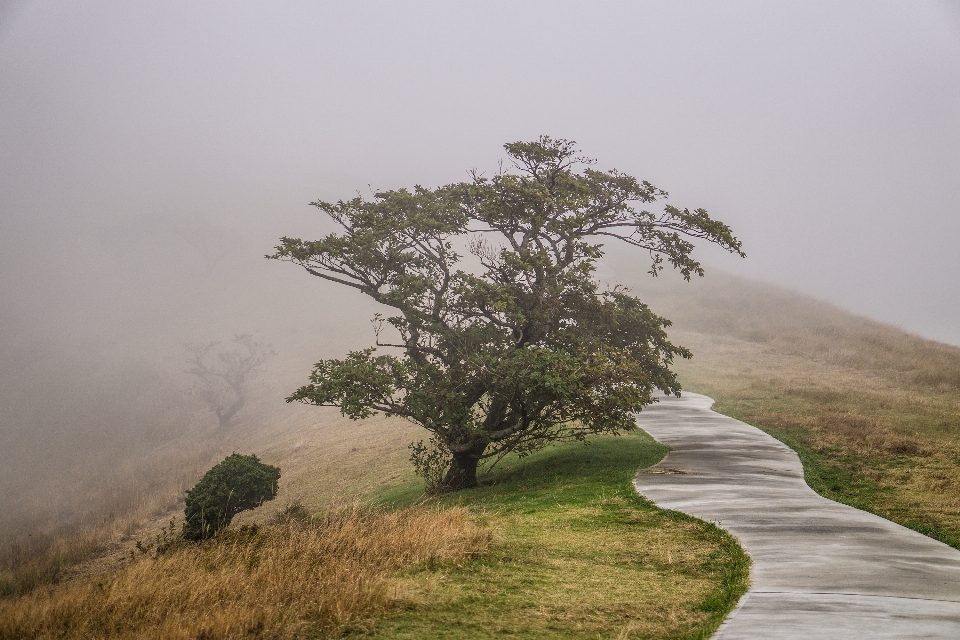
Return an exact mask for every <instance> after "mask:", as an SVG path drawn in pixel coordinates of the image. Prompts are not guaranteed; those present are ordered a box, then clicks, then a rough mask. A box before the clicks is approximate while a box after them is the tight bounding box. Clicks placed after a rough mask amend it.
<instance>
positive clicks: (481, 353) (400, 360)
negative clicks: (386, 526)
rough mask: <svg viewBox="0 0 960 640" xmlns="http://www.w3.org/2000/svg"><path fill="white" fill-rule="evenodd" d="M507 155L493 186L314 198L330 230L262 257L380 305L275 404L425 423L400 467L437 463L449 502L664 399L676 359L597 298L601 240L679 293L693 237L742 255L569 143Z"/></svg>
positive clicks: (638, 316)
mask: <svg viewBox="0 0 960 640" xmlns="http://www.w3.org/2000/svg"><path fill="white" fill-rule="evenodd" d="M505 149H506V152H507V155H508V156H509V159H510V163H509V165H508V166H507V167H506V168H501V170H500V171H499V172H498V173H496V174H495V175H493V176H491V177H485V176H484V175H483V174H480V173H478V172H476V171H474V172H472V173H471V174H470V178H471V179H470V180H468V181H466V182H462V183H457V184H451V185H447V186H443V187H440V188H437V189H428V188H425V187H422V186H416V187H414V188H413V189H412V190H408V189H400V190H396V191H381V192H377V193H375V194H374V195H373V197H372V199H365V198H362V197H359V196H358V197H356V198H354V199H352V200H341V201H338V202H336V203H330V202H324V201H320V200H318V201H317V202H313V203H311V204H312V205H313V206H315V207H317V208H319V209H320V210H321V211H323V212H324V213H325V214H327V215H328V216H329V217H330V218H332V219H333V220H334V221H335V222H336V223H337V224H338V225H339V226H340V227H341V228H342V231H340V232H339V233H334V234H330V235H328V236H326V237H325V238H322V239H320V240H315V241H306V240H301V239H298V238H286V237H285V238H282V240H281V244H280V245H279V246H277V247H276V252H275V253H274V254H272V255H269V256H267V257H268V258H273V259H277V260H285V261H289V262H293V263H295V264H298V265H300V266H302V267H303V268H305V269H306V270H307V272H309V273H310V274H312V275H314V276H317V277H320V278H323V279H326V280H329V281H332V282H336V283H338V284H341V285H343V286H345V287H350V288H353V289H356V290H358V291H359V292H362V293H363V294H366V295H368V296H370V297H371V298H373V299H374V300H376V301H377V302H379V303H381V304H382V305H385V306H386V307H388V308H390V309H392V310H393V313H392V314H391V315H389V316H388V317H385V318H383V317H380V316H378V317H377V318H376V319H375V320H376V324H377V328H378V329H377V340H376V346H374V347H371V348H368V349H365V350H363V351H356V352H351V353H349V354H348V355H347V356H346V357H345V358H343V359H333V360H324V361H322V362H319V363H317V365H316V367H315V368H314V370H313V372H312V374H311V375H310V381H309V384H307V385H305V386H303V387H301V388H300V389H298V390H297V391H295V392H294V393H293V394H292V395H291V396H290V397H289V398H287V401H288V402H293V401H299V402H305V403H308V404H315V405H325V406H328V405H329V406H337V407H340V410H341V411H342V412H343V413H344V414H345V415H347V416H349V417H351V418H354V419H359V418H365V417H368V416H370V415H373V414H374V413H376V412H383V413H385V414H388V415H396V416H402V417H404V418H406V419H408V420H411V421H413V422H415V423H416V424H419V425H421V426H423V427H424V428H425V429H427V431H429V432H430V433H431V434H432V437H431V444H432V447H427V446H426V445H423V443H420V444H419V445H417V446H415V447H414V462H415V463H418V464H419V466H421V467H423V466H425V465H428V464H429V463H431V462H437V461H441V462H442V463H443V465H444V468H445V471H444V473H443V475H442V476H441V478H440V482H439V484H440V487H439V488H441V489H446V490H456V489H462V488H466V487H471V486H475V485H476V484H477V466H478V464H479V462H480V461H481V460H484V459H487V458H491V457H497V456H501V455H503V454H504V453H506V452H509V451H517V452H519V453H521V454H523V453H526V452H529V451H532V450H534V449H537V448H539V447H542V446H544V445H545V444H547V443H549V442H552V441H557V440H568V439H577V440H582V439H584V438H585V437H587V436H588V435H590V434H598V433H614V434H616V433H620V432H622V431H628V430H631V429H634V428H636V427H635V424H634V419H633V416H632V414H633V413H634V412H637V411H640V410H641V409H642V408H643V407H644V406H646V405H648V404H650V403H651V402H653V401H654V399H653V394H654V392H655V390H656V389H660V390H662V391H663V392H665V393H669V394H677V395H679V393H680V390H681V389H680V384H679V383H678V381H677V378H676V376H675V374H674V373H673V372H672V371H671V370H670V365H671V364H672V362H673V359H674V358H675V357H677V356H680V357H683V358H688V357H690V353H689V351H687V350H686V349H684V348H682V347H679V346H676V345H674V344H672V343H671V342H670V341H669V340H668V337H667V334H666V328H667V327H669V326H670V322H669V321H668V320H666V319H664V318H661V317H659V316H657V315H655V314H654V313H653V312H652V311H651V310H650V309H649V308H648V307H647V305H645V304H644V303H643V302H641V301H640V300H639V299H637V298H636V297H634V296H632V295H630V293H629V292H628V291H627V290H625V289H623V288H620V287H614V288H612V289H610V288H608V289H603V290H601V288H600V287H599V285H598V284H597V282H596V281H595V280H594V279H593V273H594V270H595V265H596V261H597V260H598V259H599V258H601V257H602V256H603V249H602V247H603V244H602V242H604V241H608V239H615V240H619V241H621V242H625V243H627V244H629V245H632V246H634V247H637V248H638V249H639V250H644V251H646V252H647V253H648V254H649V257H650V273H651V274H652V275H654V276H655V275H657V273H658V272H659V271H661V270H662V269H663V268H664V266H665V264H669V265H671V266H672V267H674V268H675V269H677V270H679V271H680V273H681V274H682V275H683V277H684V278H685V279H687V280H689V279H690V277H691V276H693V275H697V276H702V275H703V273H704V271H703V268H702V267H701V265H700V263H699V262H698V261H696V260H695V259H694V258H693V257H692V252H693V249H694V245H693V243H692V242H691V240H693V239H702V240H705V241H708V242H712V243H715V244H717V245H719V246H720V247H722V248H724V249H726V250H727V251H729V252H731V253H735V254H738V255H740V256H743V255H744V254H743V252H742V250H741V244H740V242H739V241H738V240H737V239H736V238H735V237H734V236H733V234H732V232H731V230H730V228H729V227H728V226H727V225H725V224H723V223H722V222H720V221H718V220H714V219H712V218H710V216H709V215H708V214H707V212H706V211H705V210H703V209H695V210H693V211H691V210H689V209H680V208H678V207H675V206H672V205H669V204H666V205H665V206H663V207H662V210H661V211H659V212H657V213H653V212H651V211H648V210H646V209H643V208H642V207H643V206H645V205H648V204H651V203H654V202H657V201H659V200H664V199H665V198H666V197H667V193H666V192H665V191H662V190H660V189H658V188H657V187H655V186H653V185H652V184H650V183H649V182H646V181H642V182H641V181H638V180H637V179H636V178H634V177H632V176H630V175H627V174H624V173H621V172H619V171H616V170H611V171H599V170H597V169H595V168H593V165H594V162H593V161H592V160H589V159H587V158H584V157H582V156H580V155H579V153H578V151H577V149H576V146H575V143H574V142H571V141H567V140H562V139H552V138H550V137H547V136H543V137H541V138H540V139H539V140H537V141H535V142H516V143H511V144H507V145H505ZM458 251H465V252H468V253H469V254H471V255H472V258H471V259H470V260H469V261H468V260H466V258H467V256H466V255H462V254H461V253H459V252H458ZM471 263H472V264H471ZM384 323H385V324H384ZM388 327H392V329H393V330H392V331H386V330H387V329H388ZM386 333H390V334H393V335H397V336H398V338H397V339H395V340H388V339H386V338H384V339H383V341H381V338H382V337H383V336H385V335H386Z"/></svg>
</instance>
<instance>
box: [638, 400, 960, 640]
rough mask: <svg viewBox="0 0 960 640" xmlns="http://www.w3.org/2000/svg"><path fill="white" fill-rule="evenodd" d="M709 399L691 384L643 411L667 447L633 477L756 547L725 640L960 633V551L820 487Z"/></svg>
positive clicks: (775, 445) (666, 502)
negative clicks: (659, 457)
mask: <svg viewBox="0 0 960 640" xmlns="http://www.w3.org/2000/svg"><path fill="white" fill-rule="evenodd" d="M712 404H713V400H711V399H710V398H708V397H706V396H701V395H697V394H694V393H684V394H683V398H680V399H677V398H672V397H671V398H662V399H661V401H660V402H659V403H658V404H655V405H653V406H651V407H648V408H647V409H645V410H644V411H643V412H642V413H641V414H640V417H639V418H638V420H637V422H638V424H639V425H640V427H641V428H643V429H644V430H645V431H647V432H648V433H650V434H651V435H652V436H653V437H654V438H656V439H657V440H659V441H660V442H663V443H664V444H667V445H669V446H670V447H671V451H670V453H669V454H668V455H667V457H666V458H664V459H663V461H661V462H660V464H658V465H656V466H655V467H652V468H651V469H648V470H643V471H641V472H640V473H638V474H637V477H636V480H635V481H634V484H635V485H636V487H637V491H639V492H640V493H641V494H643V495H644V496H646V497H648V498H649V499H651V500H653V501H654V502H656V503H657V505H659V506H661V507H663V508H666V509H673V510H676V511H682V512H684V513H689V514H691V515H693V516H696V517H698V518H701V519H703V520H708V521H712V522H716V523H717V524H718V525H719V526H721V527H723V528H724V529H726V530H727V531H729V532H730V533H732V534H733V535H735V536H736V537H737V538H738V539H739V540H740V544H742V545H743V548H744V549H746V551H747V553H749V554H750V556H751V557H752V558H753V565H752V567H751V570H750V576H751V585H750V590H749V591H748V592H747V594H746V595H744V597H743V598H742V599H741V601H740V604H739V606H738V607H737V609H735V610H734V611H733V613H731V614H730V617H729V618H727V620H726V622H724V624H723V626H722V627H720V630H719V632H718V633H717V635H716V636H715V638H716V639H717V640H721V639H722V640H734V639H740V638H751V639H761V638H762V639H765V640H766V639H771V640H773V639H776V638H790V639H794V638H796V639H804V638H816V639H817V640H827V639H832V638H871V639H872V638H960V551H957V550H955V549H952V548H950V547H948V546H947V545H945V544H942V543H940V542H937V541H936V540H933V539H931V538H927V537H926V536H923V535H920V534H919V533H916V532H914V531H911V530H909V529H906V528H904V527H901V526H900V525H897V524H894V523H892V522H890V521H889V520H884V519H883V518H880V517H877V516H874V515H871V514H869V513H866V512H863V511H860V510H859V509H854V508H852V507H847V506H845V505H842V504H839V503H836V502H833V501H831V500H827V499H826V498H821V497H820V496H819V495H817V494H816V493H814V492H813V490H812V489H810V488H809V487H808V486H807V485H806V483H805V482H804V481H803V468H802V467H801V465H800V459H799V458H798V457H797V454H796V453H794V452H793V451H792V450H791V449H789V448H788V447H786V446H785V445H783V444H781V443H780V442H779V441H777V440H775V439H774V438H771V437H770V436H768V435H766V434H765V433H763V432H762V431H760V430H759V429H756V428H755V427H751V426H750V425H747V424H745V423H743V422H740V421H739V420H734V419H733V418H728V417H726V416H722V415H720V414H718V413H714V412H713V411H711V410H710V406H711V405H712Z"/></svg>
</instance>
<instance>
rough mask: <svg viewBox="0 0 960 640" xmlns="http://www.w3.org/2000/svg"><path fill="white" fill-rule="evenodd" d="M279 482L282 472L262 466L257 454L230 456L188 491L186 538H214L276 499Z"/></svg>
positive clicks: (184, 535)
mask: <svg viewBox="0 0 960 640" xmlns="http://www.w3.org/2000/svg"><path fill="white" fill-rule="evenodd" d="M279 480H280V469H278V468H277V467H272V466H270V465H268V464H263V463H262V462H260V460H259V459H258V458H257V456H255V455H249V456H243V455H240V454H239V453H234V454H231V455H229V456H227V457H226V459H224V461H223V462H221V463H220V464H218V465H217V466H215V467H214V468H212V469H210V471H207V473H206V475H204V476H203V478H201V479H200V482H198V483H197V485H196V486H195V487H194V488H193V489H190V490H189V491H187V500H186V503H187V506H186V508H185V509H184V510H183V513H184V516H185V519H186V521H185V522H184V523H183V537H184V538H186V539H187V540H205V539H206V538H211V537H213V536H214V535H215V534H216V533H217V532H218V531H220V530H221V529H223V528H224V527H226V526H227V525H228V524H230V521H231V520H233V516H235V515H237V514H238V513H240V512H241V511H246V510H247V509H253V508H254V507H258V506H260V505H261V504H263V503H264V502H265V501H267V500H273V499H274V498H275V497H276V495H277V482H278V481H279Z"/></svg>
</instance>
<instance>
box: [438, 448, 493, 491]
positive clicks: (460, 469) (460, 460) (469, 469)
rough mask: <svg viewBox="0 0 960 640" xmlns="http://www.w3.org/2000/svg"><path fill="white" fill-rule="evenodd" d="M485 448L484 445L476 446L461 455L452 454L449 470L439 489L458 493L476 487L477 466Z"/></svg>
mask: <svg viewBox="0 0 960 640" xmlns="http://www.w3.org/2000/svg"><path fill="white" fill-rule="evenodd" d="M486 448H487V446H486V445H485V444H484V445H477V446H475V447H473V448H472V449H469V450H468V451H464V452H463V453H454V454H453V460H452V461H451V462H450V468H449V469H448V470H447V475H446V476H444V478H443V483H442V484H441V485H440V489H441V490H443V491H459V490H461V489H471V488H473V487H476V486H477V485H478V484H479V483H478V482H477V465H478V464H480V456H482V455H483V450H484V449H486Z"/></svg>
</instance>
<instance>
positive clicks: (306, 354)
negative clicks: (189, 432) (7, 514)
mask: <svg viewBox="0 0 960 640" xmlns="http://www.w3.org/2000/svg"><path fill="white" fill-rule="evenodd" d="M0 7H2V8H0V363H2V367H3V371H2V376H0V382H2V387H0V393H2V394H3V402H4V405H5V406H4V409H3V412H2V414H0V420H3V424H0V427H2V429H3V430H4V433H3V434H2V443H0V444H2V445H3V447H4V448H5V449H6V451H7V453H6V454H5V455H4V456H2V461H0V464H2V465H4V466H3V467H2V469H0V471H2V474H0V475H2V477H3V478H12V477H14V476H15V475H17V474H19V473H20V472H21V470H22V469H24V468H27V461H31V460H32V461H33V462H31V463H30V464H31V465H40V464H44V463H45V462H44V461H45V460H46V464H49V457H48V458H44V455H46V454H45V453H44V451H46V452H47V453H49V448H47V449H45V448H44V447H43V446H40V445H36V446H34V449H36V448H37V447H39V448H40V449H41V450H34V449H30V447H28V446H27V444H26V443H27V441H28V437H27V436H28V435H30V434H33V435H36V434H43V433H52V434H55V433H60V432H63V431H64V430H65V429H66V430H67V431H69V429H67V427H65V426H64V424H66V423H67V422H69V420H68V419H67V418H65V417H64V416H66V415H68V414H72V413H76V410H75V406H76V405H75V402H76V400H77V399H78V398H84V399H85V401H86V402H91V403H94V399H93V398H94V396H93V395H91V394H90V393H85V392H84V389H89V387H90V386H91V385H92V384H94V383H96V384H97V385H100V386H99V387H97V389H105V388H113V387H111V386H110V385H114V387H115V388H116V392H115V393H113V392H110V393H107V392H104V393H105V394H106V395H104V396H102V398H101V401H100V404H104V403H106V404H110V403H111V402H114V400H111V398H114V399H116V398H121V397H128V398H129V397H130V394H129V393H128V392H127V389H128V387H126V386H124V385H127V384H129V383H131V380H134V379H141V378H142V379H143V380H155V381H156V380H162V383H160V382H154V383H151V382H143V383H142V385H141V386H146V387H149V388H150V389H152V390H151V391H150V393H152V394H160V396H156V397H154V396H150V397H149V398H146V399H144V398H141V399H140V400H136V398H135V399H134V400H130V402H131V403H134V404H136V402H141V403H146V404H144V405H143V406H147V405H149V404H150V403H151V402H152V403H160V404H162V405H163V406H164V407H165V409H164V411H166V410H167V409H169V414H163V415H164V416H166V417H164V418H162V419H160V418H158V420H159V423H162V425H160V426H156V428H155V429H154V430H155V431H157V433H161V432H162V433H168V436H169V437H174V435H176V434H179V433H181V431H182V429H183V428H185V427H183V424H185V422H189V421H190V420H193V421H195V422H200V421H202V407H199V408H198V407H197V406H195V405H196V403H195V402H194V404H190V401H189V399H185V400H183V402H184V403H185V404H183V406H181V407H180V408H176V409H172V408H170V407H172V406H173V405H176V404H177V402H176V401H175V398H177V397H180V396H178V395H177V394H178V393H180V391H178V390H182V388H183V387H184V385H185V380H184V374H183V373H182V371H183V369H184V368H185V365H184V363H183V361H184V352H183V346H182V345H183V344H184V343H185V342H191V341H212V340H220V341H229V339H230V338H231V337H232V336H233V335H235V334H238V333H256V334H257V335H259V336H261V337H263V338H264V339H265V340H267V341H269V342H271V344H274V345H275V348H276V349H277V352H278V354H279V355H278V360H277V361H276V362H275V364H274V368H273V374H272V375H273V377H272V378H271V380H273V382H272V383H271V384H272V385H273V386H272V387H270V389H271V393H273V395H272V396H271V397H273V398H275V399H277V400H276V401H277V402H278V403H279V398H282V395H283V393H284V392H287V391H289V390H290V386H289V385H294V384H296V383H297V382H298V381H300V380H302V379H303V377H304V376H305V374H306V371H307V369H308V367H309V364H310V363H311V362H314V361H315V360H316V359H318V358H320V357H327V356H335V355H338V354H340V353H342V352H343V351H344V350H345V349H346V348H348V347H350V346H360V345H361V344H363V337H362V336H363V335H365V334H364V333H363V331H366V325H365V324H363V323H362V322H360V319H363V318H365V317H366V316H367V315H368V314H367V311H369V309H368V308H367V307H364V306H363V305H364V303H363V302H362V301H359V300H358V299H356V298H354V297H351V295H352V294H347V293H345V292H343V291H340V290H338V289H337V288H336V287H335V286H333V285H328V284H325V283H322V282H320V281H319V280H318V279H316V278H310V277H309V276H307V275H306V274H304V273H303V272H302V271H300V270H297V269H296V268H294V267H293V266H291V265H286V264H281V263H277V262H272V261H266V260H264V259H263V255H264V254H265V253H268V252H270V250H271V248H272V246H273V244H274V243H275V242H276V240H277V238H279V237H280V236H281V235H293V236H305V237H311V236H320V235H321V234H323V233H325V232H327V231H329V230H330V227H329V225H328V224H327V223H326V222H325V221H323V220H321V219H320V218H319V217H318V213H317V212H316V210H314V209H312V208H311V207H309V206H307V204H308V203H309V202H310V201H312V200H315V199H317V198H323V199H332V200H335V199H338V198H341V197H350V196H352V195H354V194H355V193H356V192H358V191H360V192H365V193H366V192H369V189H371V188H373V189H388V188H399V187H403V186H412V185H413V184H418V183H419V184H423V185H426V186H438V185H441V184H446V183H450V182H454V181H459V180H463V179H465V178H466V170H467V169H470V168H474V167H476V168H479V169H481V170H486V171H493V170H495V169H496V167H497V162H498V161H499V160H500V159H501V158H503V156H504V153H503V150H502V146H501V145H502V144H503V143H505V142H509V141H515V140H525V139H533V138H535V137H537V136H538V135H540V134H549V135H552V136H554V137H564V138H568V139H573V140H576V141H578V142H579V144H580V147H581V149H582V150H583V151H584V152H585V153H586V154H587V155H589V156H591V157H594V158H597V159H598V160H599V165H600V167H601V168H612V167H616V168H617V169H620V170H622V171H625V172H627V173H631V174H633V175H636V176H637V177H639V178H641V179H646V180H650V181H651V182H653V183H654V184H656V185H657V186H659V187H661V188H664V189H666V190H668V191H669V192H670V193H671V202H673V203H674V204H677V205H680V206H689V207H704V208H706V209H708V210H709V211H710V212H711V214H712V215H714V216H716V217H718V218H720V219H721V220H723V221H725V222H727V223H728V224H730V225H731V226H732V227H733V229H734V231H735V232H736V234H737V235H738V236H739V237H740V239H741V240H742V241H743V243H744V249H745V251H746V252H747V254H748V256H749V257H748V258H747V259H745V260H739V259H734V258H732V257H730V256H727V255H726V254H723V253H721V252H719V251H711V250H710V249H709V248H706V249H705V250H704V251H703V253H702V256H703V259H704V261H705V263H706V265H707V267H708V277H709V270H710V269H721V270H724V271H728V272H731V273H734V274H740V275H745V276H749V277H754V278H760V279H764V280H767V281H770V282H773V283H776V284H779V285H783V286H786V287H789V288H792V289H795V290H797V291H801V292H805V293H809V294H813V295H815V296H817V297H819V298H822V299H824V300H827V301H830V302H833V303H836V304H838V305H840V306H842V307H844V308H846V309H849V310H851V311H853V312H856V313H860V314H864V315H867V316H869V317H871V318H874V319H877V320H881V321H884V322H889V323H893V324H896V325H898V326H901V327H904V328H906V329H907V330H909V331H912V332H916V333H918V334H921V335H923V336H926V337H929V338H933V339H936V340H940V341H944V342H949V343H952V344H960V322H958V321H957V317H958V311H960V286H958V275H960V252H958V250H957V247H958V238H960V179H958V176H960V4H958V3H955V2H954V3H946V2H941V3H935V2H929V3H924V2H909V3H908V2H901V3H892V2H875V1H865V2H820V3H817V2H806V1H805V2H796V3H770V2H763V1H757V2H713V3H711V2H696V3H693V2H689V3H684V2H656V3H654V2H649V3H640V2H603V3H597V2H590V3H587V2H581V3H573V2H521V3H517V2H483V3H480V2H477V3H457V4H453V3H442V2H410V3H387V2H382V3H377V2H327V3H317V2H309V3H308V2H302V3H269V4H266V3H242V2H223V3H213V2H209V3H192V2H191V3H187V2H183V3H178V2H169V1H166V2H162V3H161V2H136V3H129V2H96V3H85V2H76V3H52V2H7V3H6V4H3V5H0ZM644 268H646V266H645V263H644ZM361 329H362V331H361ZM138 376H139V377H140V378H138ZM144 376H146V377H144ZM150 376H159V378H150ZM111 380H112V381H114V382H109V381H111ZM158 389H159V391H157V390H158ZM164 389H166V391H164ZM111 394H112V395H111ZM163 394H168V395H163ZM148 395H149V394H148ZM161 396H162V397H161ZM138 397H139V396H138ZM165 398H166V399H165ZM194 400H195V399H194ZM117 402H119V401H117ZM164 403H165V404H164ZM171 403H172V404H171ZM132 406H133V405H131V407H132ZM137 406H141V405H137ZM184 407H186V408H184ZM123 411H124V410H123V409H122V407H121V408H120V409H116V408H115V412H114V413H115V414H116V415H114V414H110V416H109V420H107V418H102V416H101V418H102V419H98V420H100V422H99V423H98V424H101V425H102V424H106V423H107V422H109V424H118V423H119V422H122V421H123V420H127V419H129V418H124V417H123V416H124V415H126V414H124V413H123ZM130 411H131V412H133V413H136V411H135V410H134V409H133V408H131V409H130ZM117 412H119V413H117ZM184 412H186V413H184ZM191 412H192V413H191ZM133 413H131V415H133ZM187 414H189V416H190V417H189V418H188V417H185V416H186V415H187ZM90 415H92V414H90ZM90 420H93V418H90ZM104 420H106V422H104ZM159 423H158V424H159ZM77 424H78V426H76V429H75V430H74V431H75V432H76V433H78V434H81V435H82V434H86V433H87V432H86V431H85V430H84V429H86V427H84V426H83V425H84V424H87V423H85V422H83V421H80V422H78V423H77ZM58 425H59V426H58ZM176 425H180V426H176ZM144 428H145V427H144ZM57 429H59V430H60V431H57ZM165 429H166V431H164V430H165ZM109 433H111V432H110V431H109V429H107V435H106V436H104V437H105V438H107V439H110V438H111V437H112V436H110V435H109ZM136 433H137V434H139V433H140V432H139V431H137V432H136ZM168 436H163V437H168ZM50 437H53V436H50ZM83 437H85V436H83ZM136 437H138V436H136V434H134V435H132V436H131V438H132V439H134V440H136ZM158 437H159V438H160V439H161V440H162V439H163V438H162V437H160V436H158ZM31 442H33V441H31ZM41 442H43V441H41ZM61 445H62V443H61ZM31 446H33V445H31ZM78 446H79V445H78ZM131 446H133V445H131ZM30 451H33V454H30V455H28V453H29V452H30ZM31 455H33V456H34V457H31ZM64 464H65V463H64ZM30 468H31V469H33V468H36V467H35V466H30ZM0 506H2V505H0Z"/></svg>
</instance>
